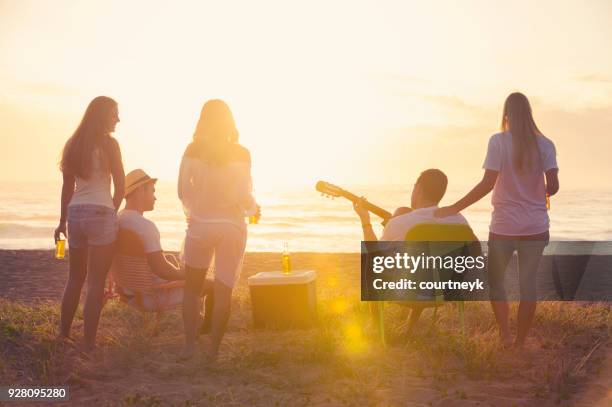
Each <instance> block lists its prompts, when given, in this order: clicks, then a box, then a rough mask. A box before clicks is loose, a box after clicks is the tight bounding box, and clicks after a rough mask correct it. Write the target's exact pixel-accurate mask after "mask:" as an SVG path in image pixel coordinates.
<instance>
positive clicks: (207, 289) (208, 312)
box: [200, 280, 215, 334]
mask: <svg viewBox="0 0 612 407" xmlns="http://www.w3.org/2000/svg"><path fill="white" fill-rule="evenodd" d="M203 295H204V296H205V297H204V298H205V299H204V319H203V321H202V328H201V329H200V333H201V334H209V333H210V332H211V330H212V315H213V309H214V306H215V293H214V283H213V282H212V281H210V280H205V281H204V292H203Z"/></svg>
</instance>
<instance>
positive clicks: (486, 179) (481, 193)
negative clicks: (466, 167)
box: [435, 170, 499, 218]
mask: <svg viewBox="0 0 612 407" xmlns="http://www.w3.org/2000/svg"><path fill="white" fill-rule="evenodd" d="M498 174H499V172H498V171H493V170H485V173H484V175H483V177H482V180H480V182H479V183H478V184H476V186H475V187H474V188H472V190H471V191H470V192H468V193H467V194H466V195H465V196H464V197H463V198H461V199H460V200H458V201H457V202H455V203H454V204H452V205H451V206H445V207H443V208H440V209H438V210H436V212H435V216H436V217H438V218H444V217H446V216H451V215H456V214H457V213H459V212H461V211H462V210H464V209H465V208H467V207H468V206H470V205H472V204H474V203H476V202H478V201H480V200H481V199H482V198H484V197H485V196H486V195H487V194H488V193H489V192H491V191H492V190H493V187H494V186H495V182H496V181H497V175H498Z"/></svg>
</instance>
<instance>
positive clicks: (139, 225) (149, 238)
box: [119, 169, 212, 332]
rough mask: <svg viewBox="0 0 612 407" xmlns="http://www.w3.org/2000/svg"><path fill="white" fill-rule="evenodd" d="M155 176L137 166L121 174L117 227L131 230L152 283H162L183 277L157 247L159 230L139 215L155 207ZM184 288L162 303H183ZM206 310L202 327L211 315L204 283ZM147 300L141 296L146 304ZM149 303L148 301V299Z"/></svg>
mask: <svg viewBox="0 0 612 407" xmlns="http://www.w3.org/2000/svg"><path fill="white" fill-rule="evenodd" d="M156 181H157V178H151V177H150V176H149V175H148V174H147V173H146V172H144V171H143V170H141V169H135V170H133V171H131V172H129V173H128V174H127V175H126V176H125V200H126V204H125V208H124V209H123V210H122V211H121V212H120V213H119V228H120V229H125V230H128V231H130V232H133V233H135V234H136V235H137V236H138V237H139V238H140V241H141V243H142V248H143V249H144V252H145V254H146V262H147V263H148V266H149V270H150V271H151V272H152V273H153V274H155V276H154V280H155V282H156V283H159V284H162V283H166V282H168V281H173V280H184V279H185V273H184V271H183V270H181V269H180V267H179V264H178V262H177V261H176V258H175V257H174V256H172V255H168V254H164V252H163V250H162V247H161V238H160V234H159V230H158V229H157V226H155V223H153V222H152V221H151V220H149V219H147V218H145V217H144V216H143V213H144V212H148V211H152V210H153V209H154V207H155V201H156V199H157V198H156V197H155V183H156ZM183 293H184V288H183V287H182V286H180V287H175V288H173V289H172V291H171V292H170V293H169V299H168V300H169V301H168V303H167V304H166V305H168V306H173V305H179V304H182V302H183ZM203 294H205V295H206V294H208V295H206V304H205V305H206V308H207V309H206V313H205V318H204V325H203V327H202V330H203V331H204V332H206V331H207V330H208V329H209V328H210V318H211V315H212V295H210V294H212V284H205V287H204V293H203ZM148 300H151V299H147V298H144V302H145V303H146V302H147V301H148ZM149 302H151V301H149Z"/></svg>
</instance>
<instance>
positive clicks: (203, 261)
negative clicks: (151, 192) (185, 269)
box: [181, 222, 247, 288]
mask: <svg viewBox="0 0 612 407" xmlns="http://www.w3.org/2000/svg"><path fill="white" fill-rule="evenodd" d="M246 239H247V228H246V224H245V225H237V224H234V223H229V222H219V223H191V224H189V226H188V228H187V235H186V236H185V242H184V243H183V250H182V256H181V257H182V260H183V262H184V263H185V265H187V266H189V267H191V268H196V269H208V268H210V266H211V263H212V261H213V258H214V260H215V263H214V270H215V271H214V275H215V281H220V282H222V283H223V284H225V285H226V286H228V287H230V288H233V287H234V285H235V284H236V281H237V280H238V277H239V276H240V271H241V269H242V260H243V258H244V249H245V247H246Z"/></svg>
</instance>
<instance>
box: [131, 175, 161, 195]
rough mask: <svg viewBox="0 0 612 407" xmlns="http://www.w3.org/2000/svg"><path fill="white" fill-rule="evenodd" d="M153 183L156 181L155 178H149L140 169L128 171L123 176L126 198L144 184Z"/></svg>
mask: <svg viewBox="0 0 612 407" xmlns="http://www.w3.org/2000/svg"><path fill="white" fill-rule="evenodd" d="M155 181H157V178H151V177H149V175H148V174H147V173H146V172H144V171H143V170H141V169H140V168H137V169H135V170H133V171H130V172H129V173H128V174H127V175H126V176H125V196H128V195H129V194H131V193H132V192H134V191H135V190H136V189H137V188H139V187H141V186H143V185H144V184H146V183H149V182H155Z"/></svg>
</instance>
